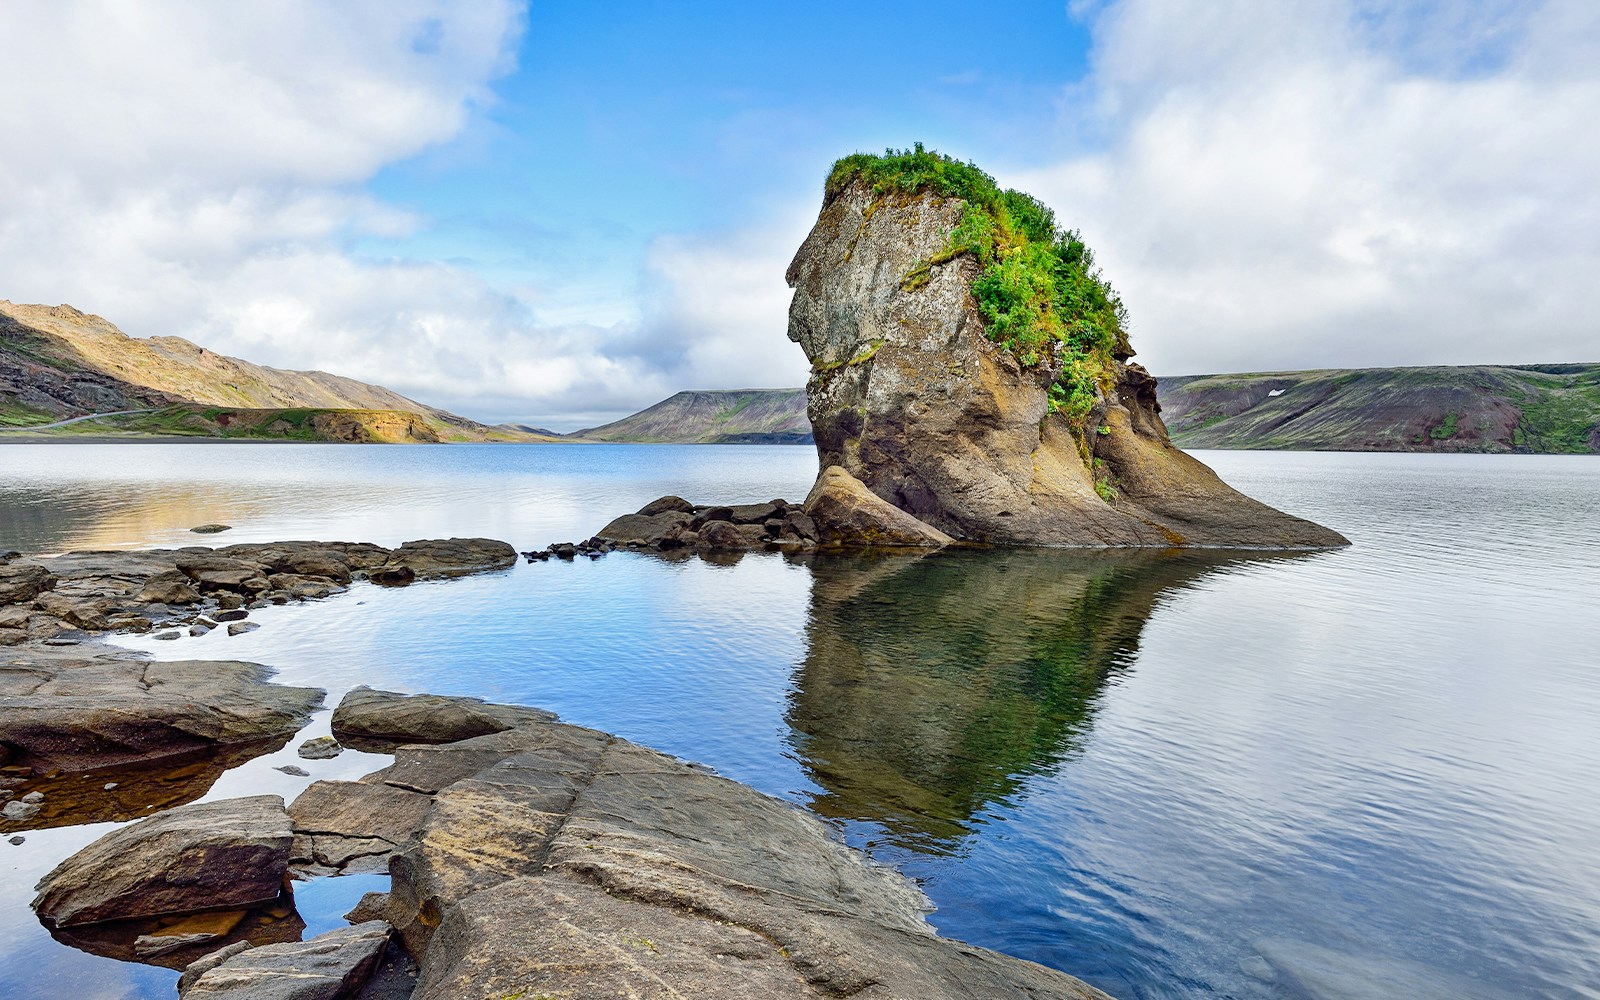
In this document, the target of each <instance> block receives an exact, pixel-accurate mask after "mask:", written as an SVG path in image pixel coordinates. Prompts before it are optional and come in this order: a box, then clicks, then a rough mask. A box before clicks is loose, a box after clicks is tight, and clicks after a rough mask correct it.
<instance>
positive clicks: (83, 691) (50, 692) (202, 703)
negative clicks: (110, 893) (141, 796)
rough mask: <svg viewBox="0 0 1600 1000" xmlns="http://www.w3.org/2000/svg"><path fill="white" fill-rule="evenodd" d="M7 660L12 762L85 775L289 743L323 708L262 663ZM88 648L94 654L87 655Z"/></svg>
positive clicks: (6, 719)
mask: <svg viewBox="0 0 1600 1000" xmlns="http://www.w3.org/2000/svg"><path fill="white" fill-rule="evenodd" d="M12 650H14V651H16V652H11V653H9V654H8V657H9V658H8V660H7V661H5V662H0V743H3V744H5V746H6V747H8V748H10V753H11V756H12V761H11V762H12V763H13V764H20V765H24V766H31V767H34V768H35V769H36V770H41V771H42V770H61V771H84V770H90V769H94V768H104V767H114V766H119V765H126V764H131V763H136V762H141V761H150V760H155V759H158V758H162V757H167V756H172V755H176V754H192V753H196V752H200V751H204V750H207V749H212V748H215V747H217V746H219V745H226V744H239V743H249V742H259V741H263V740H268V739H273V738H283V739H287V738H288V737H289V736H290V735H292V734H293V733H295V732H297V731H298V730H300V729H301V728H302V727H304V726H305V724H306V722H307V720H308V719H309V718H310V715H311V713H312V712H313V711H315V710H316V709H317V708H318V707H320V706H321V704H322V694H323V693H322V692H321V691H320V690H318V689H316V688H302V687H287V686H283V685H278V684H271V683H268V680H267V678H268V677H270V676H271V674H272V671H271V670H270V669H269V668H267V667H264V666H261V665H260V664H256V663H241V662H236V661H216V660H178V661H173V662H167V663H153V662H150V661H149V660H146V659H143V658H142V657H141V656H140V655H139V654H136V653H132V652H127V651H124V650H116V649H110V648H103V647H82V646H78V647H64V648H61V649H44V648H38V647H12ZM85 654H87V655H85Z"/></svg>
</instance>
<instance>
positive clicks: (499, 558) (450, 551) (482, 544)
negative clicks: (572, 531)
mask: <svg viewBox="0 0 1600 1000" xmlns="http://www.w3.org/2000/svg"><path fill="white" fill-rule="evenodd" d="M516 563H517V550H516V549H514V548H512V547H511V546H510V545H508V544H507V543H505V542H500V541H496V540H494V539H492V538H433V539H423V540H420V541H414V542H406V543H405V544H403V545H401V546H400V547H399V548H398V549H395V550H394V551H393V552H390V553H389V558H388V561H386V562H385V563H384V564H383V566H382V567H380V568H379V569H374V570H372V571H371V576H372V579H373V580H374V582H376V581H377V580H378V576H379V574H380V571H381V572H382V573H383V574H385V575H388V574H395V573H397V572H404V571H409V572H410V573H411V574H412V579H416V580H437V579H442V578H445V577H452V576H467V575H468V574H472V573H484V572H488V571H490V570H497V569H508V568H510V567H512V566H515V565H516Z"/></svg>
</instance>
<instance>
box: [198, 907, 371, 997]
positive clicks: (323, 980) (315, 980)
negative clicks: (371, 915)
mask: <svg viewBox="0 0 1600 1000" xmlns="http://www.w3.org/2000/svg"><path fill="white" fill-rule="evenodd" d="M388 943H389V926H388V925H387V924H385V923H383V922H382V921H381V920H373V921H368V922H367V923H364V924H357V925H355V926H354V927H341V928H339V929H338V930H332V931H329V932H328V933H326V934H322V935H319V936H317V937H314V938H312V939H311V940H310V941H302V942H298V943H295V944H269V945H263V946H261V947H259V948H250V949H248V950H244V951H240V952H239V953H237V954H235V955H231V956H229V957H228V958H226V959H224V960H223V961H222V962H220V963H217V964H216V965H214V966H212V967H211V968H209V969H207V970H205V971H204V972H203V973H202V974H201V975H199V976H197V977H196V978H195V979H193V980H192V981H190V982H189V983H188V984H187V987H186V988H181V989H182V991H181V992H180V994H179V995H180V996H181V997H183V998H184V1000H345V998H347V997H350V996H352V995H354V993H355V992H356V991H357V990H358V989H360V988H361V986H362V984H363V983H365V982H366V981H367V978H368V977H369V976H371V975H372V972H373V969H374V968H375V967H376V966H377V964H378V960H379V958H380V957H381V956H382V955H383V952H384V948H385V947H386V946H387V945H388Z"/></svg>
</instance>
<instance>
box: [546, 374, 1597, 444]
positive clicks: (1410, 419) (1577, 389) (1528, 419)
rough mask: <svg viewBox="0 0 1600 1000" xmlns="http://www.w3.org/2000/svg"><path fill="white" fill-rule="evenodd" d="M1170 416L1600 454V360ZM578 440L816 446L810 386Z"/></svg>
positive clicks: (1246, 380)
mask: <svg viewBox="0 0 1600 1000" xmlns="http://www.w3.org/2000/svg"><path fill="white" fill-rule="evenodd" d="M1156 392H1157V396H1158V398H1159V400H1160V402H1161V415H1162V418H1163V419H1164V420H1165V421H1166V424H1167V427H1168V429H1169V431H1170V432H1171V435H1172V440H1173V442H1174V443H1175V444H1177V445H1179V446H1180V447H1183V448H1221V449H1262V450H1272V449H1280V450H1303V451H1443V452H1526V453H1544V454H1592V453H1600V364H1546V365H1538V364H1534V365H1465V366H1434V367H1422V368H1362V369H1317V370H1309V371H1293V372H1244V373H1239V374H1227V375H1174V376H1165V377H1162V378H1161V379H1159V381H1158V385H1157V389H1156ZM567 437H568V439H569V440H579V441H610V442H642V443H659V444H700V443H724V444H727V443H734V444H737V443H750V444H771V443H794V444H800V443H808V442H810V441H811V423H810V421H809V419H807V417H806V392H805V390H804V389H739V390H727V391H693V392H680V393H678V394H676V395H674V396H671V397H669V398H667V399H664V400H662V401H661V402H659V403H657V404H655V405H654V406H651V407H649V408H647V409H645V410H641V411H640V412H638V413H635V414H633V415H632V416H629V417H624V418H623V419H621V420H617V421H614V422H612V423H609V424H606V425H604V426H603V427H595V428H590V429H588V430H582V431H577V432H574V433H573V434H570V435H568V436H567Z"/></svg>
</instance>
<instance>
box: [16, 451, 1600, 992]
mask: <svg viewBox="0 0 1600 1000" xmlns="http://www.w3.org/2000/svg"><path fill="white" fill-rule="evenodd" d="M1197 454H1198V456H1199V457H1200V458H1201V459H1202V460H1203V461H1205V462H1207V463H1208V464H1211V465H1212V466H1213V467H1214V468H1216V469H1217V470H1218V472H1220V473H1221V474H1222V476H1223V477H1224V478H1225V479H1226V480H1228V481H1229V482H1230V483H1232V484H1233V485H1235V486H1237V487H1239V488H1241V489H1243V490H1244V491H1245V492H1247V493H1249V494H1251V495H1252V496H1255V497H1257V498H1258V499H1261V500H1263V501H1265V502H1267V503H1271V504H1273V505H1275V506H1279V507H1282V508H1284V509H1286V510H1288V511H1290V512H1292V513H1295V514H1299V515H1302V516H1305V517H1309V518H1311V519H1313V520H1316V521H1319V522H1321V523H1323V524H1326V525H1329V526H1330V527H1333V528H1336V529H1338V530H1339V531H1341V532H1343V533H1344V534H1345V535H1347V536H1348V537H1349V538H1350V539H1351V541H1352V542H1353V543H1354V544H1353V546H1352V547H1351V548H1349V549H1346V550H1340V551H1331V552H1322V553H1311V554H1295V555H1273V554H1260V553H1257V554H1251V553H1231V554H1230V553H1219V552H1211V553H1199V552H1191V553H1184V554H1177V555H1165V556H1163V555H1159V554H1138V553H1083V552H1059V551H1056V552H1048V551H1020V552H997V553H950V554H941V555H936V556H930V557H927V558H920V559H919V558H895V559H879V560H867V559H853V558H833V559H818V560H815V561H812V562H791V561H787V560H785V559H783V558H781V557H779V556H776V555H765V554H763V555H751V556H746V557H745V558H743V559H740V560H738V561H737V562H735V563H733V564H731V565H711V564H708V563H705V562H701V561H698V560H693V561H682V562H669V561H663V560H660V559H656V558H652V557H648V556H641V555H634V554H612V555H608V556H606V557H605V558H603V559H600V560H597V561H593V562H591V561H589V560H585V559H580V560H578V561H577V562H574V563H562V562H556V561H552V562H549V563H539V564H532V565H519V566H517V567H516V568H515V569H513V570H510V571H507V572H504V573H499V574H492V575H488V576H482V577H475V578H469V579H463V580H458V581H451V582H446V583H430V584H421V585H416V586H413V587H410V588H405V589H399V590H386V589H379V588H374V587H370V586H366V585H357V586H356V587H354V588H352V589H351V590H350V591H349V592H348V593H346V594H343V595H340V596H338V597H335V598H333V599H330V600H327V601H323V602H318V603H311V604H304V605H295V606H288V607H282V608H273V609H268V610H265V611H261V612H257V613H255V614H254V615H253V616H252V617H253V620H256V621H258V622H260V623H261V624H262V626H263V627H262V628H261V629H260V630H258V631H255V632H251V633H247V634H244V635H240V636H237V637H229V636H227V635H226V634H225V630H221V629H219V630H216V631H215V632H212V633H211V634H209V635H207V636H204V637H201V638H184V639H182V640H180V641H178V642H169V643H163V642H155V641H152V640H150V639H148V638H145V637H137V636H129V637H120V638H119V639H118V640H117V641H118V643H119V644H121V645H125V646H129V647H132V648H138V649H146V650H148V651H150V652H151V653H152V655H155V656H158V657H162V658H171V659H178V658H183V659H188V658H197V657H200V658H204V657H214V658H223V657H226V658H230V659H251V660H257V661H259V662H263V663H267V664H271V665H273V666H274V667H276V668H278V670H279V671H280V678H279V679H280V680H282V681H284V682H286V683H291V684H313V685H316V686H320V687H324V688H326V689H327V690H328V691H329V704H330V705H332V704H334V703H336V702H337V700H338V697H339V695H340V694H342V693H343V691H345V690H347V689H348V688H350V687H352V686H354V685H357V684H370V685H372V686H374V687H382V688H390V689H398V690H407V691H422V690H427V691H436V692H440V693H446V694H471V695H478V696H482V697H485V698H490V699H493V700H502V701H512V702H519V703H526V704H532V705H538V706H541V707H545V708H549V709H552V710H554V711H556V712H559V713H560V714H561V716H562V717H563V718H564V719H566V720H567V721H570V722H574V723H578V724H582V725H588V726H595V727H598V728H601V729H606V730H609V731H611V732H615V733H618V734H620V735H622V736H625V737H627V738H629V739H632V740H635V741H637V742H640V743H643V744H646V745H648V746H652V747H655V748H657V749H660V750H664V751H667V752H669V753H674V754H678V755H680V756H683V757H686V758H690V759H694V760H699V761H703V762H705V763H707V764H709V765H711V766H712V767H714V768H716V769H717V770H718V771H720V772H721V773H723V774H725V775H728V776H730V777H733V778H736V779H739V780H741V781H745V782H748V783H750V784H751V785H754V786H755V787H757V788H759V789H761V790H762V791H765V792H768V793H770V794H773V795H776V796H779V797H782V798H785V799H788V800H790V801H793V802H795V803H798V804H800V805H803V806H804V807H806V808H808V809H810V810H812V811H813V812H815V813H816V814H817V815H819V816H821V817H823V818H824V819H826V820H827V821H828V822H830V823H832V824H834V825H835V826H836V827H837V828H838V829H839V830H840V832H841V834H842V835H843V836H844V837H846V839H848V840H849V842H851V843H853V844H856V845H858V846H860V847H863V848H864V849H866V850H868V851H869V852H870V853H871V854H872V855H873V856H874V857H876V858H878V859H879V860H882V861H884V862H886V863H890V864H893V865H895V866H897V867H898V868H899V869H900V870H901V871H903V872H905V873H906V874H908V875H910V876H912V877H913V878H915V879H917V880H918V881H919V882H920V883H921V885H922V886H923V889H924V891H925V892H926V893H927V894H928V896H929V898H930V899H931V901H932V902H933V904H934V905H936V907H937V909H936V910H935V911H934V912H933V913H932V914H931V916H930V920H931V921H932V922H933V923H934V924H935V925H936V926H937V927H938V928H939V929H940V930H941V932H943V933H945V934H948V935H950V936H953V937H957V938H961V939H964V940H968V941H971V942H974V943H977V944H981V945H985V946H988V947H993V948H997V949H1000V950H1003V951H1006V952H1009V953H1011V954H1015V955H1020V956H1022V957H1025V958H1029V959H1033V960H1036V961H1039V962H1043V963H1045V964H1047V965H1051V966H1055V967H1058V968H1061V969H1064V970H1066V971H1068V972H1071V973H1073V974H1074V975H1077V976H1080V977H1082V978H1084V979H1087V980H1088V981H1090V982H1091V983H1093V984H1095V985H1096V986H1099V987H1100V988H1102V989H1104V990H1106V991H1107V992H1109V993H1111V994H1112V995H1114V996H1117V997H1121V998H1125V1000H1132V998H1168V997H1171V998H1177V997H1236V998H1245V1000H1268V998H1271V1000H1287V998H1305V997H1311V998H1317V1000H1322V998H1333V997H1340V998H1367V997H1399V996H1404V997H1438V998H1445V997H1451V998H1458V997H1483V998H1523V997H1559V998H1577V997H1590V998H1593V997H1600V721H1597V720H1600V655H1597V652H1596V651H1597V650H1600V461H1596V460H1594V459H1592V458H1584V457H1574V458H1567V457H1546V456H1471V455H1370V454H1368V455H1356V454H1335V453H1270V452H1201V453H1197ZM814 474H815V452H814V450H813V449H811V448H810V447H792V448H789V447H718V446H686V447H677V446H663V445H641V446H628V445H612V446H585V445H570V446H569V445H563V446H538V445H485V446H477V445H452V446H437V447H435V446H405V447H398V446H397V447H350V446H319V445H274V444H249V445H246V444H181V445H115V446H97V445H8V446H3V447H0V547H9V548H16V549H21V550H24V551H61V550H65V549H70V548H86V547H133V546H138V547H143V546H154V545H183V544H195V543H197V542H198V543H202V544H224V543H227V542H235V541H270V540H277V539H287V538H317V539H344V540H360V541H375V542H379V543H383V544H388V545H393V544H397V543H399V542H401V541H404V540H406V539H410V538H422V537H441V536H449V535H486V536H490V537H495V538H503V539H505V540H507V541H510V542H512V543H513V544H514V545H516V546H517V547H518V548H519V549H528V548H533V547H543V546H544V545H546V544H549V543H551V542H555V541H563V540H576V539H579V538H584V537H587V536H588V535H590V534H592V533H593V532H594V531H595V530H597V529H598V528H599V527H600V526H601V525H602V524H604V523H605V522H606V521H607V520H609V519H610V518H611V517H612V516H614V515H615V514H618V513H623V512H626V511H631V510H633V509H635V508H637V507H639V506H641V505H642V504H643V503H645V502H647V501H648V500H651V499H654V498H655V497H657V496H660V495H662V494H666V493H676V494H680V495H683V496H686V497H689V498H690V499H692V500H695V501H697V502H710V501H719V502H721V501H753V500H766V499H771V498H774V497H784V498H787V499H790V500H798V499H800V498H802V497H803V495H804V493H805V491H806V489H807V488H808V487H809V485H810V483H811V480H812V477H813V476H814ZM205 522H222V523H226V524H231V525H234V528H233V530H232V531H230V532H228V533H227V534H226V535H222V536H198V535H194V534H191V533H190V532H189V531H188V528H189V527H191V526H193V525H197V524H201V523H205ZM326 731H327V713H325V712H324V713H322V714H321V715H319V716H318V717H317V720H316V721H314V723H313V726H312V728H311V729H310V730H308V732H307V734H306V735H316V734H318V733H325V732H326ZM385 760H386V758H382V757H377V756H373V755H368V754H359V753H355V752H353V751H352V752H347V753H346V754H344V755H343V756H341V757H339V758H337V759H335V760H332V761H312V762H303V761H299V760H298V758H297V757H295V755H294V750H293V746H292V745H291V747H290V748H287V749H285V750H283V751H280V752H278V753H275V754H271V755H268V756H266V757H262V758H259V759H256V760H254V761H251V762H249V763H247V764H244V765H243V766H240V767H238V768H236V769H234V770H232V771H229V772H228V773H227V774H225V775H223V776H222V777H221V779H220V780H219V781H218V782H217V784H216V786H215V787H214V788H213V789H212V791H211V793H210V797H226V796H232V795H240V794H256V793H269V792H270V793H278V794H283V795H285V796H286V797H292V796H293V795H295V794H296V793H297V792H298V790H299V789H300V788H302V787H304V785H305V784H306V783H307V782H308V781H309V780H312V779H296V778H292V777H290V776H287V775H284V774H281V773H279V772H277V771H274V770H272V768H273V767H274V766H276V765H281V764H285V763H290V762H295V763H302V764H304V765H305V766H306V767H307V769H308V770H310V771H312V774H313V778H341V777H346V778H353V777H356V776H359V775H361V774H363V773H366V772H367V771H369V770H373V769H375V768H377V767H379V766H382V764H383V763H384V762H385ZM106 829H109V826H107V825H104V824H101V825H96V826H86V827H67V828H61V829H54V830H40V831H32V832H28V833H27V834H26V837H27V840H26V842H25V843H24V844H22V845H20V846H11V845H9V844H4V843H0V858H4V859H5V860H6V862H7V863H6V865H5V866H4V868H3V869H0V878H3V879H4V886H5V889H4V896H3V900H4V902H3V906H0V995H3V996H6V997H18V998H23V997H27V998H34V997H37V998H58V997H59V998H70V1000H90V998H93V1000H99V998H107V1000H109V998H117V997H141V998H142V997H152V998H155V997H160V998H163V1000H166V998H169V997H170V996H171V995H172V984H173V982H174V980H175V978H176V975H175V973H172V972H169V971H168V970H164V969H158V968H153V967H146V966H137V965H130V964H124V963H120V962H114V961H111V960H109V959H104V958H96V957H93V956H91V955H88V954H86V953H83V952H80V951H76V950H73V949H70V948H68V947H66V946H64V945H60V944H57V943H55V942H54V941H53V940H52V939H51V938H50V937H49V936H48V935H47V934H46V933H45V932H44V931H43V929H42V928H40V927H39V925H38V923H37V921H36V920H35V919H34V917H33V915H32V913H31V911H30V910H29V909H28V901H29V899H30V898H31V895H32V886H33V883H34V881H35V880H37V878H38V877H39V876H40V875H42V874H43V873H44V872H46V871H48V870H49V869H50V868H51V867H52V866H53V865H54V864H55V863H56V862H58V861H59V860H60V859H61V858H63V857H65V856H66V855H67V854H69V853H71V852H72V851H73V850H75V849H77V848H78V847H79V846H81V845H83V844H85V843H88V842H89V841H91V840H93V839H94V838H95V837H97V836H99V835H100V834H101V833H103V832H104V831H105V830H106ZM374 878H379V877H372V876H368V877H361V878H353V879H322V880H318V881H316V882H313V883H310V884H308V885H306V886H304V887H302V888H301V889H300V890H299V891H298V893H297V899H298V901H299V906H300V910H301V914H302V916H303V917H304V918H305V919H306V921H307V924H308V927H309V929H308V933H316V932H319V931H320V930H324V929H328V928H330V927H332V926H334V925H335V924H336V923H337V922H338V920H339V914H340V913H342V912H343V911H344V909H345V908H347V907H348V906H349V905H350V904H351V903H353V902H354V901H355V898H357V897H359V895H360V893H361V892H362V891H365V890H366V889H369V888H372V887H373V882H372V879H374ZM380 881H381V878H380Z"/></svg>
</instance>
